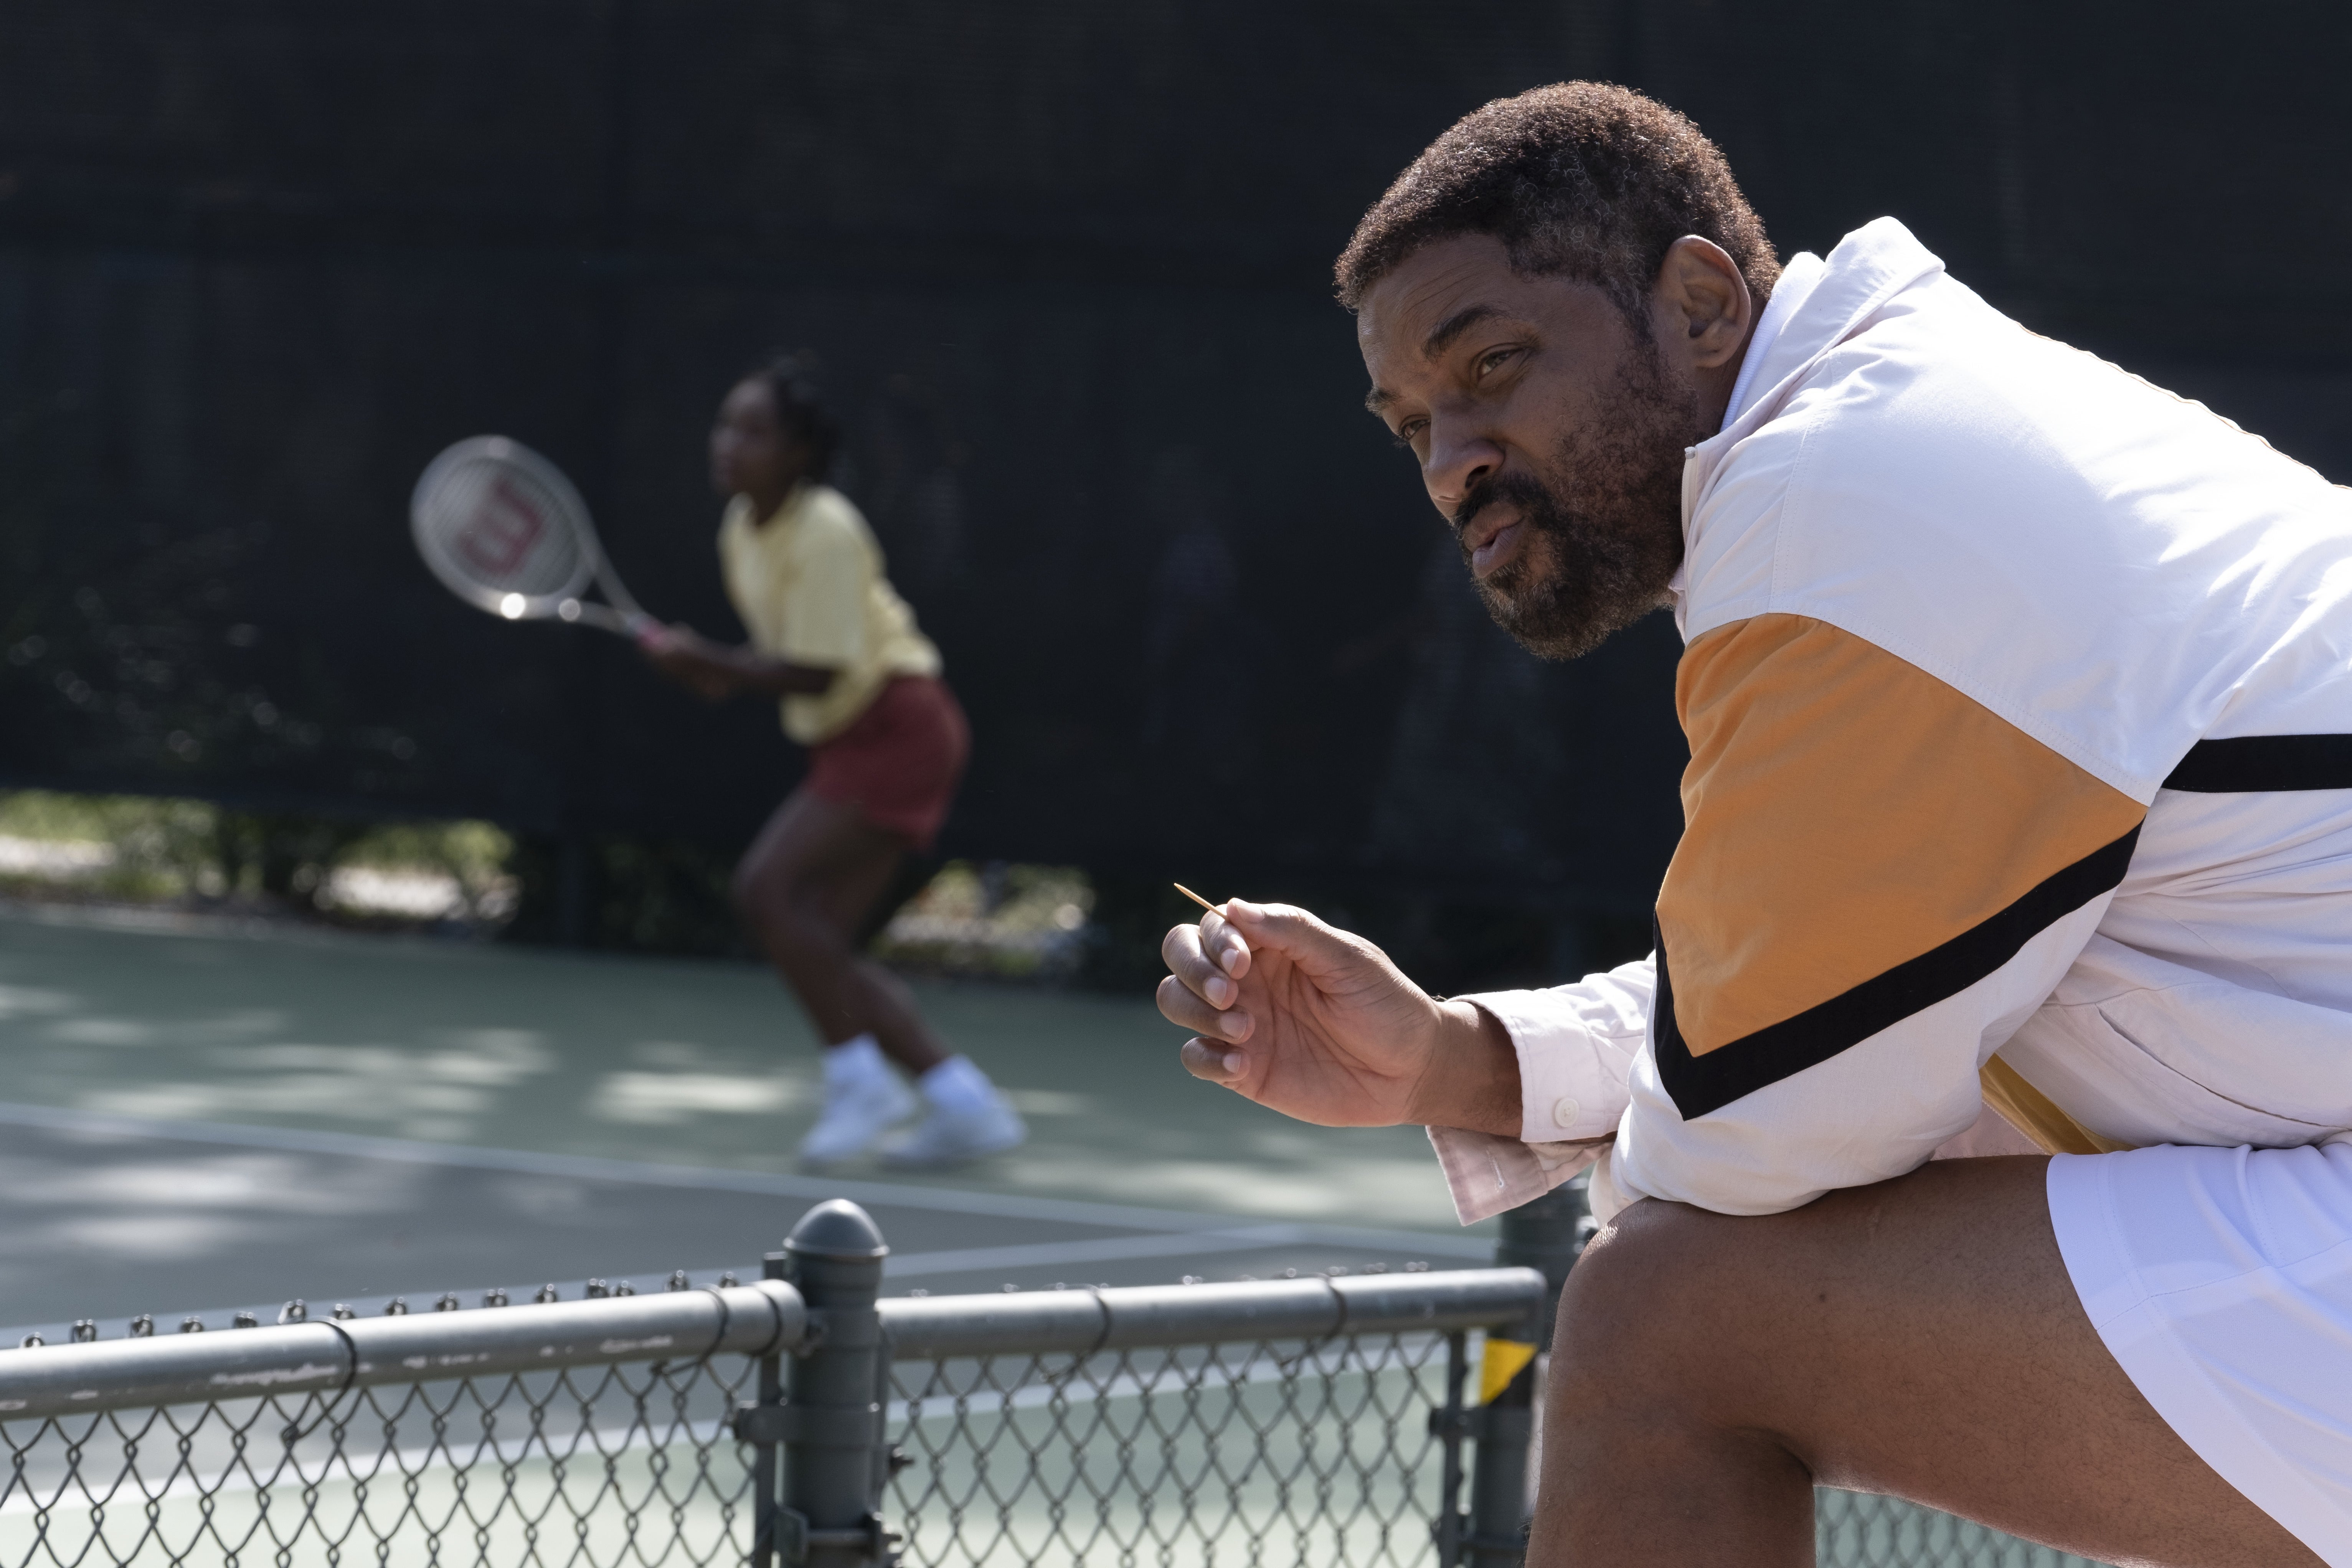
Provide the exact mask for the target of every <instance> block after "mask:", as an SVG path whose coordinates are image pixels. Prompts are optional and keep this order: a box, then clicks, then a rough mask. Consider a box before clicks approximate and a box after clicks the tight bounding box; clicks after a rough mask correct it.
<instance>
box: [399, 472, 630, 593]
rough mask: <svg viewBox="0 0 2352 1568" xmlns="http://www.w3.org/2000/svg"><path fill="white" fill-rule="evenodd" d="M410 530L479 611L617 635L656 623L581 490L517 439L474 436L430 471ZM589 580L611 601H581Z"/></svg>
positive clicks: (445, 579)
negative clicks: (607, 554)
mask: <svg viewBox="0 0 2352 1568" xmlns="http://www.w3.org/2000/svg"><path fill="white" fill-rule="evenodd" d="M408 526H409V531H410V533H411V535H412V536H413V537H414V538H415V541H416V552H417V553H418V554H419V555H422V556H423V557H424V558H425V565H427V566H429V567H431V568H432V569H433V574H434V575H435V576H436V577H438V578H440V579H441V582H442V584H443V585H445V586H446V587H447V588H448V590H449V591H450V592H451V593H453V594H455V595H457V596H458V597H459V598H461V599H463V600H465V601H466V603H467V604H469V605H473V606H474V607H475V608H476V609H478V610H488V612H489V613H490V614H492V615H494V616H500V617H501V618H503V619H506V620H509V621H525V620H539V619H541V618H543V617H552V618H554V619H556V620H560V621H570V622H574V623H577V624H579V625H582V626H594V627H595V628H596V629H597V630H599V631H606V632H612V633H614V634H615V635H616V636H620V637H635V636H636V635H637V634H638V632H639V630H640V629H641V628H644V627H648V626H654V625H656V622H655V621H654V620H653V618H652V617H651V616H647V615H646V613H645V611H643V610H641V609H639V608H638V607H637V602H636V600H635V599H633V598H631V597H630V596H629V591H628V590H627V589H626V588H625V587H623V586H622V585H621V580H620V578H618V577H616V576H615V575H614V574H613V569H612V567H611V566H610V565H609V564H607V563H606V562H605V560H604V550H603V548H602V547H601V546H599V545H598V544H597V542H596V530H595V529H594V528H593V526H591V525H590V523H589V521H588V507H587V503H585V502H584V501H583V500H581V499H580V492H579V491H578V490H575V489H572V481H571V480H569V479H565V478H564V477H563V470H562V469H561V468H557V467H556V466H555V465H554V464H553V463H551V462H549V461H548V460H547V459H546V458H542V457H541V456H540V455H539V454H538V453H536V452H534V451H532V450H531V449H530V447H526V446H524V445H523V444H522V443H521V442H520V441H513V440H509V439H508V438H507V437H504V436H475V437H470V438H468V439H467V440H463V441H460V442H458V443H457V445H456V446H454V447H450V448H449V449H448V450H447V451H446V452H443V453H442V454H441V455H440V456H439V457H437V458H434V459H433V461H431V462H430V463H428V464H426V465H425V474H424V477H423V478H421V479H418V480H417V481H416V493H415V495H413V496H411V497H410V498H409V501H408ZM591 583H593V584H596V585H597V586H599V587H601V588H602V589H604V597H605V599H606V600H608V601H609V603H606V604H602V605H599V604H596V603H593V602H592V601H590V600H587V599H583V598H582V597H581V595H583V594H584V593H586V592H587V590H588V585H589V584H591Z"/></svg>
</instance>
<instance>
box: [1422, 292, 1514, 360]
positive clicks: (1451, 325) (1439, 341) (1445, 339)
mask: <svg viewBox="0 0 2352 1568" xmlns="http://www.w3.org/2000/svg"><path fill="white" fill-rule="evenodd" d="M1503 313H1504V312H1503V308H1502V307H1501V306H1500V305H1465V306H1463V307H1462V309H1460V310H1456V311H1454V314H1452V315H1450V316H1448V317H1446V318H1445V320H1444V321H1440V322H1438V323H1437V325H1436V326H1434V327H1433V328H1432V329H1430V333H1429V336H1428V337H1426V338H1424V339H1423V340H1422V344H1421V357H1422V358H1423V359H1435V358H1436V357H1437V356H1438V355H1439V354H1442V353H1444V352H1445V348H1446V345H1447V344H1448V343H1451V342H1453V341H1454V339H1456V338H1458V337H1460V336H1461V335H1462V334H1463V333H1465V332H1466V331H1469V330H1470V329H1471V328H1473V327H1475V326H1476V325H1477V324H1478V323H1479V322H1481V321H1487V320H1489V319H1491V318H1493V317H1496V316H1499V315H1501V314H1503Z"/></svg>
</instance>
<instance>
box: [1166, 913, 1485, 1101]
mask: <svg viewBox="0 0 2352 1568" xmlns="http://www.w3.org/2000/svg"><path fill="white" fill-rule="evenodd" d="M1160 955H1161V956H1162V957H1163V958H1165V959H1166V960H1167V961H1168V967H1169V969H1170V970H1171V973H1170V974H1169V976H1168V978H1167V979H1165V980H1163V981H1161V982H1160V1012H1161V1013H1162V1014H1164V1015H1166V1016H1167V1017H1168V1019H1169V1021H1170V1022H1171V1023H1174V1024H1179V1025H1181V1026H1183V1027H1185V1028H1188V1029H1196V1030H1198V1031H1200V1037H1198V1038H1195V1039H1192V1040H1188V1041H1186V1042H1185V1044H1184V1052H1183V1061H1184V1067H1185V1069H1186V1070H1187V1071H1189V1072H1191V1073H1192V1076H1193V1077H1195V1078H1202V1079H1208V1080H1209V1081H1210V1082H1211V1083H1218V1084H1223V1085H1224V1086H1225V1087H1226V1088H1227V1089H1233V1090H1234V1092H1235V1093H1238V1094H1241V1095H1244V1096H1246V1097H1247V1098H1249V1099H1251V1100H1256V1101H1257V1102H1258V1103H1259V1104H1261V1105H1265V1106H1269V1107H1271V1108H1272V1109H1274V1110H1279V1111H1281V1112H1282V1113H1283V1114H1284V1115H1286V1116H1294V1117H1297V1119H1298V1120H1299V1121H1313V1122H1319V1123H1321V1124H1322V1125H1324V1126H1327V1127H1386V1126H1392V1125H1394V1124H1395V1123H1398V1122H1401V1121H1412V1122H1421V1123H1424V1124H1428V1125H1434V1126H1440V1127H1465V1128H1471V1129H1475V1130H1476V1131H1490V1132H1499V1133H1502V1134H1504V1135H1505V1136H1507V1137H1514V1138H1516V1137H1517V1136H1518V1133H1519V1128H1520V1125H1521V1121H1520V1111H1519V1066H1518V1055H1517V1051H1516V1050H1515V1049H1514V1048H1513V1047H1512V1045H1511V1041H1510V1037H1509V1035H1508V1034H1507V1033H1506V1032H1505V1030H1504V1029H1503V1026H1501V1025H1500V1024H1498V1023H1496V1021H1495V1020H1494V1019H1493V1018H1491V1017H1489V1016H1487V1015H1486V1014H1485V1013H1483V1012H1480V1011H1479V1010H1478V1009H1477V1008H1476V1007H1474V1006H1472V1005H1470V1004H1468V1003H1466V1002H1450V1003H1448V1002H1440V1001H1438V1000H1437V999H1436V998H1435V997H1433V996H1431V995H1430V994H1428V993H1426V992H1424V991H1423V990H1422V989H1421V987H1420V986H1418V985H1415V984H1413V983H1412V981H1410V980H1408V979H1406V978H1405V977H1404V976H1403V974H1402V973H1399V972H1398V970H1397V967H1396V965H1395V964H1393V963H1390V962H1389V960H1388V955H1387V954H1386V953H1384V952H1381V950H1380V949H1379V948H1377V947H1374V946H1373V945H1372V944H1371V943H1370V942H1366V941H1365V940H1364V939H1363V938H1361V937H1360V936H1355V935H1352V934H1350V933H1349V932H1347V931H1335V930H1333V929H1332V928H1331V927H1329V926H1328V925H1326V924H1324V923H1323V922H1322V921H1319V920H1317V919H1316V918H1315V917H1314V916H1313V915H1311V914H1308V913H1307V911H1306V910H1299V909H1293V908H1291V907H1290V906H1288V905H1286V904H1248V903H1244V902H1242V901H1241V900H1238V899H1235V900H1229V901H1228V902H1227V903H1226V904H1225V906H1224V910H1223V914H1222V915H1221V914H1218V913H1210V914H1206V915H1203V916H1202V918H1201V923H1200V924H1199V925H1196V926H1193V925H1180V926H1178V927H1176V928H1175V929H1174V930H1172V931H1170V932H1169V933H1168V937H1167V940H1166V941H1164V942H1161V943H1160Z"/></svg>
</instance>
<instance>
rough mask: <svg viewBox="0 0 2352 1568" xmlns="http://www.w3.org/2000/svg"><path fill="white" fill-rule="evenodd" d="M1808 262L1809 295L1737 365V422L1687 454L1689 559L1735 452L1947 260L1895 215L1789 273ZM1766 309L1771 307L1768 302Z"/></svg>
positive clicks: (1678, 587) (1678, 580) (1678, 599)
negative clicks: (1698, 520) (1695, 532)
mask: <svg viewBox="0 0 2352 1568" xmlns="http://www.w3.org/2000/svg"><path fill="white" fill-rule="evenodd" d="M1806 263H1811V267H1810V268H1806V269H1807V270H1808V271H1811V270H1812V269H1813V268H1818V274H1817V276H1815V277H1814V278H1813V280H1812V283H1811V288H1810V289H1808V290H1807V291H1806V293H1805V296H1804V298H1803V299H1802V300H1800V301H1798V302H1797V304H1796V306H1795V308H1794V309H1793V310H1790V311H1789V313H1788V315H1787V317H1786V318H1785V319H1784V320H1782V321H1780V323H1779V327H1780V331H1779V332H1778V333H1777V334H1775V335H1773V336H1771V337H1770V338H1769V340H1765V341H1759V342H1753V343H1751V344H1750V345H1749V347H1750V349H1751V351H1753V352H1757V353H1760V355H1761V358H1760V359H1759V361H1758V362H1757V363H1755V364H1753V365H1742V366H1741V367H1740V373H1739V390H1741V391H1743V392H1744V393H1745V397H1744V400H1743V401H1741V402H1739V403H1738V404H1736V405H1734V407H1735V415H1734V417H1733V418H1731V419H1730V420H1729V421H1727V423H1726V424H1725V425H1724V426H1723V428H1722V429H1721V430H1719V431H1717V433H1716V434H1715V435H1713V436H1710V437H1707V438H1706V440H1704V441H1702V442H1700V443H1699V444H1698V445H1697V446H1696V447H1691V448H1690V450H1689V451H1688V452H1687V453H1686V454H1685V462H1684V464H1683V541H1684V558H1685V561H1687V560H1688V558H1689V554H1690V549H1691V547H1692V546H1693V545H1694V544H1695V543H1696V541H1695V540H1694V539H1693V538H1692V537H1691V520H1692V518H1693V516H1694V515H1695V514H1696V510H1697V505H1698V498H1699V497H1700V496H1701V495H1702V494H1704V493H1705V492H1706V487H1707V485H1708V483H1709V482H1710V481H1711V480H1713V479H1714V478H1715V475H1716V472H1717V469H1719V468H1721V467H1722V466H1723V462H1724V459H1725V458H1728V457H1729V456H1730V454H1731V450H1732V448H1733V447H1737V446H1738V444H1739V443H1740V442H1741V441H1743V440H1746V439H1747V438H1748V437H1750V436H1752V435H1754V434H1755V433H1756V432H1757V431H1759V430H1760V429H1762V428H1763V427H1764V426H1767V425H1769V424H1770V423H1771V422H1772V421H1773V420H1774V419H1775V418H1777V417H1778V416H1780V411H1781V409H1782V407H1783V406H1784V405H1786V404H1787V402H1788V400H1789V396H1790V393H1791V392H1793V391H1794V390H1795V387H1796V384H1797V383H1798V382H1799V381H1801V380H1802V379H1803V377H1804V376H1805V374H1807V373H1808V372H1810V371H1811V369H1812V368H1813V366H1814V364H1815V363H1818V362H1819V361H1820V360H1821V359H1822V356H1824V355H1826V354H1828V353H1830V352H1831V351H1832V350H1833V349H1835V348H1836V347H1837V346H1838V345H1839V344H1841V343H1843V342H1845V341H1846V340H1847V339H1848V338H1851V337H1852V336H1853V335H1854V334H1855V333H1856V332H1858V331H1861V330H1862V328H1863V327H1864V324H1866V323H1867V322H1868V321H1870V319H1871V318H1872V317H1873V316H1875V315H1876V314H1877V313H1878V312H1879V311H1880V310H1883V309H1884V308H1885V305H1886V302H1887V301H1888V300H1892V299H1894V298H1895V295H1897V294H1900V293H1901V292H1903V290H1905V289H1908V288H1911V287H1912V286H1914V285H1915V284H1917V283H1919V282H1921V281H1923V280H1925V279H1929V278H1932V277H1934V276H1935V275H1936V274H1937V273H1939V272H1941V271H1943V269H1944V263H1943V261H1942V259H1941V258H1938V257H1937V255H1936V254H1935V252H1933V251H1931V250H1929V249H1928V248H1927V247H1926V246H1924V245H1922V244H1920V243H1919V242H1918V240H1917V239H1916V238H1914V237H1913V236H1912V233H1911V231H1910V230H1909V229H1907V228H1906V227H1904V226H1902V225H1901V224H1899V223H1897V222H1896V221H1895V219H1893V218H1891V217H1883V218H1878V219H1875V220H1874V221H1872V222H1870V223H1867V224H1864V226H1862V227H1860V228H1858V229H1855V230H1854V231H1853V233H1852V234H1849V235H1847V236H1846V237H1844V238H1843V239H1842V240H1840V241H1839V242H1838V244H1837V248H1836V249H1834V250H1832V251H1831V252H1830V253H1829V256H1828V258H1826V259H1822V258H1815V257H1813V256H1812V255H1811V254H1810V253H1808V254H1804V255H1801V256H1799V257H1797V258H1795V259H1793V260H1792V261H1790V264H1789V270H1790V272H1795V271H1796V270H1797V269H1798V268H1800V267H1803V266H1804V265H1805V264H1806ZM1766 310H1767V311H1768V312H1769V310H1770V306H1769V303H1768V304H1767V306H1766ZM1759 325H1760V323H1759ZM1762 338H1763V334H1762V333H1760V332H1759V339H1762ZM1759 388H1760V389H1761V390H1757V389H1759ZM1684 584H1685V577H1684V574H1682V573H1681V572H1676V573H1675V580H1674V582H1673V583H1672V584H1670V587H1671V588H1672V590H1673V592H1674V595H1675V619H1676V620H1677V621H1679V620H1680V619H1681V618H1682V597H1683V588H1684Z"/></svg>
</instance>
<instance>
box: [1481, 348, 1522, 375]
mask: <svg viewBox="0 0 2352 1568" xmlns="http://www.w3.org/2000/svg"><path fill="white" fill-rule="evenodd" d="M1517 352H1518V351H1517V349H1496V351H1495V352H1494V353H1490V354H1488V355H1486V357H1485V358H1483V359H1481V360H1480V361H1479V362H1478V374H1480V375H1485V374H1488V373H1489V372H1491V371H1493V370H1494V369H1495V368H1496V366H1498V365H1500V364H1501V363H1503V362H1504V361H1506V360H1507V359H1509V358H1510V357H1511V356H1512V355H1513V354H1515V353H1517Z"/></svg>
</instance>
